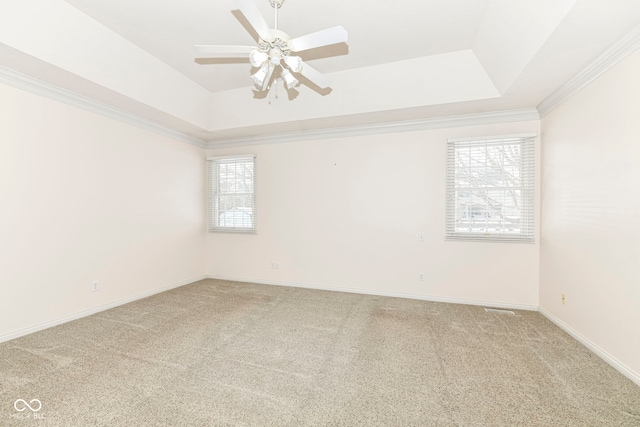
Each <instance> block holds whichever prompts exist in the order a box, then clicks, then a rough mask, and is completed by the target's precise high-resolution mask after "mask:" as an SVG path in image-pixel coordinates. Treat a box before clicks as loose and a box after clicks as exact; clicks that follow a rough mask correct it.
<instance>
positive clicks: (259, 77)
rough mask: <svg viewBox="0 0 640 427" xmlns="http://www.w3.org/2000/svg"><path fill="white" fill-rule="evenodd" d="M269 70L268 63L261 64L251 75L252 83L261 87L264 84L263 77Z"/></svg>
mask: <svg viewBox="0 0 640 427" xmlns="http://www.w3.org/2000/svg"><path fill="white" fill-rule="evenodd" d="M268 71H269V63H268V62H265V63H264V64H262V67H260V69H259V70H258V71H256V73H255V74H253V75H252V76H251V79H253V83H255V85H256V87H257V88H259V89H261V88H262V85H263V84H264V79H265V78H266V77H267V72H268Z"/></svg>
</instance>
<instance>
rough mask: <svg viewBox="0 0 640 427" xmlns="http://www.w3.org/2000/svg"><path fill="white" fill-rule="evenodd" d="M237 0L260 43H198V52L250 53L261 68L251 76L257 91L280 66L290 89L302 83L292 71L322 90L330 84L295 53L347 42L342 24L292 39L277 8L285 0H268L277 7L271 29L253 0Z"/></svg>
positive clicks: (212, 54) (225, 55)
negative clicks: (230, 44)
mask: <svg viewBox="0 0 640 427" xmlns="http://www.w3.org/2000/svg"><path fill="white" fill-rule="evenodd" d="M234 1H235V3H236V5H237V6H238V8H239V9H240V11H241V12H242V14H243V15H244V16H245V18H247V21H249V24H251V26H252V27H253V29H254V30H255V31H256V33H258V46H257V47H255V46H229V45H195V46H194V47H195V49H196V50H197V51H198V52H199V53H201V54H203V56H205V57H209V58H211V57H215V58H229V57H238V56H244V55H248V57H249V62H250V63H251V65H252V66H254V67H259V69H258V71H256V72H255V73H254V74H253V75H252V76H251V79H252V80H253V83H254V84H255V86H256V89H257V90H258V91H265V90H268V89H269V82H270V81H271V78H272V76H273V73H274V71H275V70H276V69H277V68H278V67H280V77H282V79H283V80H284V82H285V84H286V86H287V88H288V89H293V88H294V87H295V86H296V85H298V83H299V81H298V79H296V77H295V76H294V74H293V73H299V74H301V75H303V76H304V77H306V78H307V79H308V80H309V81H311V82H312V83H314V84H315V85H317V86H318V87H320V88H321V89H325V88H327V87H329V85H330V83H329V80H328V79H327V78H326V77H325V76H323V75H322V74H321V73H320V72H318V71H317V70H316V69H314V68H312V67H310V66H309V65H308V64H306V63H304V62H303V61H302V59H301V58H300V57H299V56H295V55H293V53H297V52H302V51H305V50H309V49H314V48H317V47H322V46H328V45H332V44H336V43H343V42H346V41H347V31H346V30H345V29H344V28H343V27H342V26H336V27H332V28H327V29H325V30H322V31H318V32H315V33H311V34H307V35H306V36H302V37H296V38H294V39H292V38H290V37H289V35H288V34H286V33H285V32H283V31H280V30H279V29H278V9H279V8H280V7H281V6H282V4H283V3H284V0H269V3H271V6H272V7H273V8H274V9H275V25H274V26H275V28H273V29H271V28H269V25H268V24H267V22H266V21H265V20H264V18H263V17H262V15H261V13H260V11H259V10H258V8H257V6H256V5H255V3H253V0H234ZM292 72H293V73H292Z"/></svg>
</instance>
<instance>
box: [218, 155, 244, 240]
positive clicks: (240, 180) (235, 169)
mask: <svg viewBox="0 0 640 427" xmlns="http://www.w3.org/2000/svg"><path fill="white" fill-rule="evenodd" d="M207 163H208V175H209V231H211V232H225V233H256V156H255V155H253V154H250V155H243V156H233V157H210V158H208V159H207Z"/></svg>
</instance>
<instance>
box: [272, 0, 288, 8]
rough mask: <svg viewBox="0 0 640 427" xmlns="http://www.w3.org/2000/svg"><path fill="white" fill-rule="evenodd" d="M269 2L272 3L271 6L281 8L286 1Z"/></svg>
mask: <svg viewBox="0 0 640 427" xmlns="http://www.w3.org/2000/svg"><path fill="white" fill-rule="evenodd" d="M269 3H271V7H273V8H275V9H280V8H281V7H282V3H284V0H269Z"/></svg>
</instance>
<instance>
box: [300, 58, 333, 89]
mask: <svg viewBox="0 0 640 427" xmlns="http://www.w3.org/2000/svg"><path fill="white" fill-rule="evenodd" d="M300 74H302V75H303V76H305V77H306V78H307V79H309V80H310V81H311V83H313V84H315V85H316V86H318V87H319V88H320V89H326V88H328V87H329V85H331V82H330V81H329V79H328V78H326V77H325V76H323V75H322V74H320V72H319V71H318V70H316V69H315V68H313V67H311V66H309V65H307V64H306V63H304V62H303V63H302V70H300Z"/></svg>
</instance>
